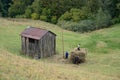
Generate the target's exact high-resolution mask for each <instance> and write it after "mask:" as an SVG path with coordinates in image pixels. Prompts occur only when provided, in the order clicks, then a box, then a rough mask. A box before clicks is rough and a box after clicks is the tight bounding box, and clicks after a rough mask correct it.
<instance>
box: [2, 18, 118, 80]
mask: <svg viewBox="0 0 120 80" xmlns="http://www.w3.org/2000/svg"><path fill="white" fill-rule="evenodd" d="M28 25H30V26H34V27H40V28H44V29H48V30H51V31H53V32H54V33H56V34H57V51H58V52H59V55H56V56H53V57H50V58H47V59H41V60H33V59H29V58H25V57H21V55H20V49H21V39H20V36H19V34H20V33H21V32H22V31H23V30H24V29H25V28H26V26H28ZM61 31H62V29H60V28H59V27H58V26H55V25H52V24H49V23H45V22H41V21H34V20H24V19H22V20H19V19H16V20H13V19H12V20H11V19H2V18H1V19H0V80H17V79H19V80H40V79H41V80H119V79H120V75H119V74H120V24H117V25H114V26H111V28H106V29H102V30H98V31H94V32H91V33H84V34H81V33H74V32H71V31H66V30H63V33H64V44H65V45H64V47H65V51H66V50H67V51H71V50H72V49H73V48H74V47H76V46H77V44H78V43H80V44H81V46H82V47H85V48H87V49H88V55H87V62H86V63H84V64H80V65H73V64H68V63H66V64H65V63H64V60H63V59H62V43H61V39H62V38H61ZM18 55H19V56H18Z"/></svg>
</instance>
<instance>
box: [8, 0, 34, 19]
mask: <svg viewBox="0 0 120 80" xmlns="http://www.w3.org/2000/svg"><path fill="white" fill-rule="evenodd" d="M32 2H33V0H13V4H11V6H10V8H9V16H10V17H15V16H16V15H22V14H24V13H25V10H26V8H27V6H28V5H31V3H32Z"/></svg>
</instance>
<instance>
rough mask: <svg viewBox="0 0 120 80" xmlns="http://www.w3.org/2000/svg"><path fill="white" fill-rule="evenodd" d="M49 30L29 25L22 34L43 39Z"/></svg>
mask: <svg viewBox="0 0 120 80" xmlns="http://www.w3.org/2000/svg"><path fill="white" fill-rule="evenodd" d="M47 32H48V30H45V29H40V28H34V27H29V28H26V29H25V30H24V31H23V32H22V33H21V36H23V37H29V38H32V39H37V40H39V39H41V38H42V37H43V36H44V35H45V34H46V33H47Z"/></svg>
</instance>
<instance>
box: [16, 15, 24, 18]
mask: <svg viewBox="0 0 120 80" xmlns="http://www.w3.org/2000/svg"><path fill="white" fill-rule="evenodd" d="M15 17H16V18H25V15H17V16H15Z"/></svg>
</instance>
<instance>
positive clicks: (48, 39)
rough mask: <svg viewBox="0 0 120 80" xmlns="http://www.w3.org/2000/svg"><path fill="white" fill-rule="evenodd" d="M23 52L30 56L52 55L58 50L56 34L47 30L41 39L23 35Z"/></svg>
mask: <svg viewBox="0 0 120 80" xmlns="http://www.w3.org/2000/svg"><path fill="white" fill-rule="evenodd" d="M21 40H22V45H21V46H22V52H23V53H24V54H26V55H28V56H31V57H35V58H42V57H48V56H52V55H54V54H55V52H56V35H53V33H51V32H47V33H46V34H45V35H44V36H43V37H42V38H41V39H40V40H35V39H31V38H28V37H23V36H22V37H21Z"/></svg>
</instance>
